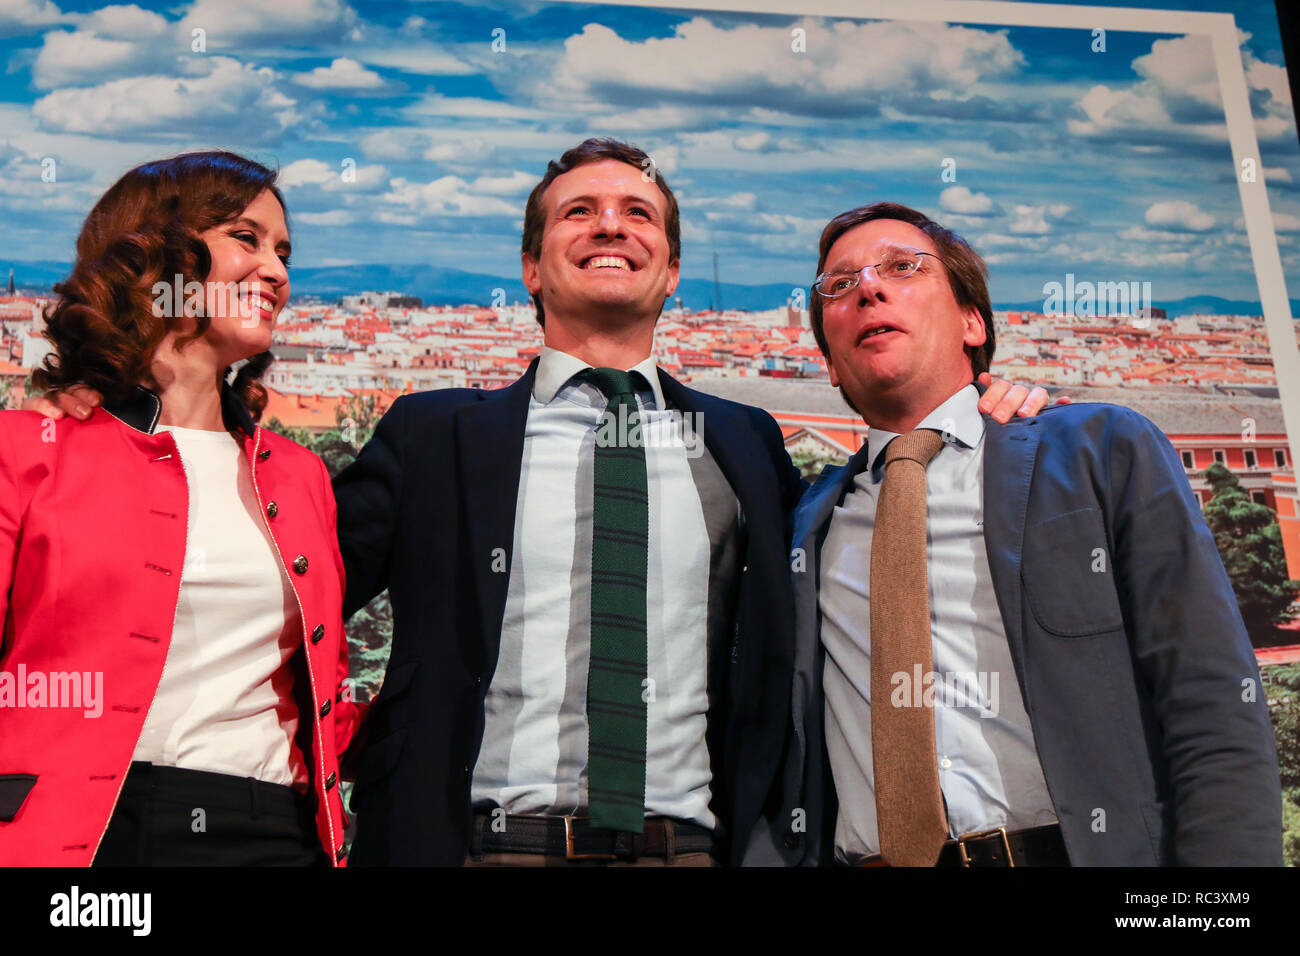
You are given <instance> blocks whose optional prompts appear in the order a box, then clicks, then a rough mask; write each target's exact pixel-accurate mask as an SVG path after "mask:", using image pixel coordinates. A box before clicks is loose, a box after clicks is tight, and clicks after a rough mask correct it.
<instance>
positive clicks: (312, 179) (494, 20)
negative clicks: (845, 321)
mask: <svg viewBox="0 0 1300 956" xmlns="http://www.w3.org/2000/svg"><path fill="white" fill-rule="evenodd" d="M1148 5H1149V6H1165V5H1166V4H1162V3H1158V2H1157V3H1152V4H1148ZM1167 5H1168V6H1170V7H1173V6H1178V7H1184V8H1186V7H1191V8H1197V9H1211V10H1224V9H1227V10H1235V11H1236V12H1237V14H1238V25H1239V27H1240V28H1241V30H1242V37H1243V42H1242V58H1243V65H1244V67H1245V69H1246V76H1247V81H1248V84H1249V87H1250V93H1251V101H1252V107H1253V110H1254V114H1255V126H1256V132H1257V135H1258V137H1259V142H1260V149H1261V155H1262V165H1263V168H1264V170H1265V177H1266V179H1267V181H1268V184H1269V201H1270V204H1271V207H1272V210H1273V214H1274V220H1275V227H1276V229H1277V232H1278V238H1279V242H1280V243H1281V244H1282V245H1281V249H1282V253H1283V263H1284V266H1285V267H1286V271H1287V272H1288V274H1289V275H1292V276H1294V275H1295V274H1296V272H1297V271H1298V270H1297V266H1300V249H1298V247H1297V242H1296V240H1297V239H1298V238H1300V144H1298V142H1297V137H1296V129H1295V120H1294V113H1293V107H1292V104H1291V97H1290V92H1289V89H1288V87H1287V81H1286V75H1285V71H1284V69H1283V67H1282V62H1283V60H1282V54H1281V44H1280V40H1279V37H1278V31H1277V24H1276V20H1275V17H1274V15H1273V11H1272V5H1271V4H1265V3H1254V2H1244V3H1239V4H1232V3H1228V2H1219V3H1213V2H1208V0H1206V2H1199V3H1181V4H1172V3H1170V4H1167ZM796 28H798V29H801V30H803V31H804V32H805V35H806V50H805V51H804V52H794V51H793V50H792V49H791V46H792V42H791V37H792V30H794V29H796ZM195 31H203V33H202V36H203V38H204V40H205V42H206V51H204V52H194V51H193V49H192V46H193V42H194V41H193V38H194V36H195ZM494 31H504V33H496V34H495V37H496V44H495V47H496V48H495V49H494ZM502 40H503V41H504V44H502ZM1092 42H1093V41H1092V36H1091V34H1090V33H1089V32H1087V31H1078V30H1059V29H1043V28H1014V27H1013V28H992V27H984V26H963V25H961V24H957V23H950V24H947V25H940V24H920V23H908V22H901V21H900V22H889V21H869V20H826V19H819V18H807V17H802V16H799V15H775V14H751V15H739V14H720V13H709V12H692V11H670V10H657V9H653V8H627V7H608V6H599V5H579V4H569V3H544V2H487V3H474V4H457V3H421V2H403V3H354V4H349V3H347V2H345V0H190V2H182V3H179V4H177V3H175V2H168V3H144V4H140V5H136V4H131V5H111V6H104V5H102V4H92V3H84V2H57V0H0V56H2V57H3V59H4V61H5V63H6V68H5V73H4V79H3V86H2V87H0V219H2V220H3V221H4V223H5V229H4V230H3V231H2V232H0V258H3V259H14V260H19V261H21V260H67V259H69V258H70V257H71V252H72V245H73V240H74V239H75V236H76V232H77V229H78V228H79V226H80V222H81V219H82V218H83V217H84V215H85V213H86V211H88V209H89V208H90V206H91V204H92V203H93V202H94V200H95V199H96V198H97V197H98V196H99V194H101V193H102V191H103V190H104V189H105V188H106V187H107V186H108V185H110V184H111V183H112V181H113V180H114V179H115V178H116V177H117V176H118V175H120V174H121V173H122V172H123V171H124V170H125V169H127V168H128V167H129V166H131V165H133V164H135V163H138V162H142V161H145V160H148V159H153V158H157V157H158V156H162V155H168V154H171V153H174V152H180V151H183V150H188V149H195V148H209V147H222V148H230V149H234V150H237V151H239V152H243V153H246V154H248V155H250V156H253V157H254V158H257V159H260V160H262V161H264V162H268V163H270V164H275V165H278V166H279V167H280V168H281V170H282V176H283V181H284V183H285V185H286V195H287V200H288V203H289V209H290V214H291V217H292V222H293V226H294V248H295V252H294V259H295V264H296V265H300V266H322V265H344V264H350V263H357V262H400V263H412V262H430V263H433V264H436V265H439V266H446V267H451V268H457V269H465V270H468V271H473V272H481V273H489V274H493V275H503V276H516V275H518V255H519V254H518V248H519V229H520V223H521V220H522V210H523V204H524V200H525V198H526V196H527V193H528V191H529V189H530V188H531V186H532V185H533V184H534V183H535V182H536V180H537V179H538V178H539V177H540V175H541V174H542V172H543V171H544V169H545V165H546V162H547V160H548V159H550V158H552V157H554V156H557V155H558V154H559V153H561V152H563V150H564V149H566V148H567V147H569V146H571V145H573V144H574V143H576V142H577V141H579V140H580V139H582V138H584V137H586V136H589V135H614V136H618V137H621V138H626V139H630V140H632V141H634V142H636V143H637V144H638V145H640V146H642V147H644V148H645V149H647V150H648V151H650V152H651V153H652V154H653V155H654V157H655V159H656V162H657V164H658V166H659V168H660V169H661V170H662V171H663V172H664V173H665V175H666V176H667V178H668V181H669V182H670V183H671V184H672V185H673V187H674V189H675V190H676V192H677V193H678V196H679V199H680V201H681V205H682V211H683V264H682V265H683V274H684V275H686V276H691V277H700V278H703V277H707V276H710V275H711V274H712V256H713V254H714V253H715V252H716V253H717V255H718V260H719V268H720V271H721V273H722V278H723V280H724V281H727V282H739V283H765V282H789V283H790V284H791V285H798V284H804V285H806V284H807V283H808V282H809V281H810V280H811V274H812V270H813V267H814V265H815V262H816V250H815V245H816V239H817V236H818V234H819V233H820V230H821V227H822V226H823V225H824V224H825V222H826V220H827V219H828V218H829V217H830V216H832V215H834V214H836V213H838V212H841V211H843V210H844V209H846V208H850V207H852V206H855V205H859V204H861V203H864V202H869V201H873V200H876V199H884V198H888V199H893V200H896V201H901V202H904V203H907V204H909V205H914V206H917V207H919V208H922V209H924V210H926V211H927V212H930V213H931V214H932V215H935V216H936V217H938V218H940V219H941V220H942V221H945V222H946V223H948V224H949V225H952V226H953V227H954V228H956V229H957V230H958V231H959V232H962V233H963V234H965V235H966V236H967V237H968V238H969V239H970V240H971V241H972V243H973V244H974V245H975V246H976V248H977V249H979V250H980V251H981V252H982V253H983V254H984V255H985V257H986V258H987V259H988V261H989V263H990V266H991V268H992V271H993V275H994V282H993V291H994V298H995V300H999V301H1024V300H1031V299H1033V298H1035V297H1038V296H1040V294H1041V289H1042V286H1043V284H1044V283H1045V282H1048V281H1052V280H1060V279H1062V278H1063V277H1064V275H1065V273H1066V272H1074V273H1075V274H1076V276H1078V277H1079V278H1093V279H1102V280H1106V281H1119V280H1147V281H1151V282H1152V283H1153V290H1154V296H1155V299H1156V300H1157V301H1160V300H1164V299H1176V298H1182V297H1184V296H1190V295H1196V294H1214V295H1221V296H1225V297H1228V298H1238V299H1247V300H1256V299H1257V298H1258V291H1257V289H1256V287H1255V283H1254V278H1253V273H1252V271H1251V266H1250V261H1249V254H1248V249H1247V245H1246V237H1245V232H1244V229H1243V227H1242V225H1241V222H1240V217H1241V211H1240V203H1239V200H1238V193H1237V186H1236V182H1235V179H1234V167H1233V164H1232V158H1231V154H1230V151H1229V148H1228V142H1227V136H1226V132H1225V129H1224V123H1223V109H1222V106H1221V103H1220V99H1219V92H1218V86H1217V81H1216V79H1215V74H1214V70H1213V65H1212V58H1211V56H1210V46H1209V41H1208V39H1207V38H1205V37H1196V36H1178V35H1169V36H1155V35H1150V34H1123V33H1117V32H1114V31H1110V32H1108V34H1107V37H1106V51H1105V52H1104V53H1099V52H1093V51H1092V49H1091V47H1092ZM503 45H504V49H502V46H503ZM44 157H54V158H55V159H56V160H57V163H58V167H57V169H58V179H57V182H55V183H43V182H42V181H41V177H40V173H41V160H42V159H43V158H44ZM945 159H952V160H953V161H955V166H956V180H955V182H945V181H943V180H942V178H941V175H940V173H941V170H942V164H943V161H944V160H945ZM349 160H350V161H352V163H354V164H355V170H356V176H355V181H351V182H349V181H345V179H344V178H343V177H342V176H341V175H340V173H341V171H342V169H343V168H344V166H345V163H346V161H349ZM1291 281H1292V288H1291V289H1290V290H1289V291H1290V293H1291V294H1292V295H1293V296H1294V295H1296V294H1297V293H1298V292H1300V290H1297V288H1296V287H1295V280H1294V279H1292V280H1291Z"/></svg>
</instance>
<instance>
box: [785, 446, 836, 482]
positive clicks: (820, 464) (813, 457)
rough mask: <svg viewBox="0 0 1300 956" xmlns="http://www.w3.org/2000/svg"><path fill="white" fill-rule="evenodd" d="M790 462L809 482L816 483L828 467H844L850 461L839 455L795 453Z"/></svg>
mask: <svg viewBox="0 0 1300 956" xmlns="http://www.w3.org/2000/svg"><path fill="white" fill-rule="evenodd" d="M790 460H791V461H792V462H794V466H795V467H796V468H798V469H799V472H800V474H802V475H803V476H804V477H805V478H807V479H808V480H809V481H816V480H817V476H818V475H820V474H821V473H822V469H823V468H825V467H826V466H827V465H842V464H844V463H845V462H846V461H848V459H847V458H843V457H841V456H839V455H826V454H818V453H816V452H807V451H800V452H795V453H794V454H792V455H791V456H790Z"/></svg>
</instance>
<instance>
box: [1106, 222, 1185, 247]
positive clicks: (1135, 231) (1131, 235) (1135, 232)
mask: <svg viewBox="0 0 1300 956" xmlns="http://www.w3.org/2000/svg"><path fill="white" fill-rule="evenodd" d="M1119 237H1120V238H1121V239H1126V240H1128V241H1129V242H1143V243H1152V242H1183V243H1186V242H1192V241H1195V240H1196V239H1198V238H1199V237H1198V236H1197V235H1196V234H1195V233H1190V232H1170V231H1169V230H1167V229H1147V228H1145V227H1144V226H1129V227H1128V228H1127V229H1125V230H1123V231H1122V232H1121V233H1120V234H1119Z"/></svg>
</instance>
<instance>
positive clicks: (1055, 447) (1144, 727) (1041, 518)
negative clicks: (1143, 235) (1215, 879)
mask: <svg viewBox="0 0 1300 956" xmlns="http://www.w3.org/2000/svg"><path fill="white" fill-rule="evenodd" d="M984 421H985V436H984V441H985V446H984V541H985V544H986V546H987V549H988V560H989V567H990V569H991V571H992V575H993V586H994V589H995V591H996V596H997V603H998V608H999V609H1000V612H1001V616H1002V624H1003V627H1004V628H1005V630H1006V635H1007V642H1008V644H1009V645H1010V650H1011V656H1012V659H1013V661H1014V664H1015V671H1016V679H1017V681H1018V683H1019V687H1020V692H1021V694H1022V696H1023V698H1024V701H1025V709H1026V711H1027V712H1028V715H1029V719H1030V723H1031V725H1032V728H1033V734H1034V743H1035V745H1036V748H1037V751H1038V756H1039V760H1040V762H1041V764H1042V768H1043V774H1044V776H1045V778H1046V781H1047V786H1048V791H1049V793H1050V795H1051V799H1052V803H1053V805H1054V806H1055V809H1056V813H1057V815H1058V817H1059V818H1060V821H1061V829H1062V833H1063V836H1064V839H1065V845H1066V849H1067V851H1068V853H1069V856H1070V861H1071V863H1072V864H1073V865H1076V866H1079V865H1147V866H1151V865H1170V864H1178V865H1189V864H1244V865H1276V864H1280V863H1281V858H1282V850H1281V790H1280V781H1279V776H1278V765H1277V755H1276V751H1275V747H1274V742H1273V730H1272V726H1271V724H1270V721H1269V716H1268V705H1267V703H1266V701H1265V698H1264V693H1263V688H1262V687H1261V685H1260V678H1259V670H1258V668H1257V666H1256V662H1255V656H1254V653H1253V651H1252V648H1251V645H1250V641H1249V640H1248V638H1247V636H1246V631H1245V628H1244V626H1243V624H1242V621H1241V615H1240V612H1239V610H1238V607H1237V602H1236V599H1235V596H1234V594H1233V591H1232V587H1231V585H1230V583H1229V581H1228V576H1227V574H1226V572H1225V571H1224V569H1223V564H1222V562H1221V561H1220V558H1219V554H1218V551H1217V550H1216V548H1215V544H1214V538H1213V536H1212V535H1211V533H1210V531H1209V528H1208V527H1207V526H1206V524H1205V520H1204V518H1203V516H1202V514H1201V510H1200V507H1199V505H1198V504H1197V501H1196V497H1195V496H1194V495H1193V493H1192V491H1191V488H1190V485H1189V483H1188V481H1187V477H1186V474H1185V473H1184V471H1183V468H1182V466H1181V464H1180V462H1179V461H1178V458H1177V455H1176V454H1175V453H1174V450H1173V448H1172V447H1171V446H1170V444H1169V442H1168V440H1167V439H1166V438H1165V436H1164V435H1163V434H1162V433H1161V432H1160V431H1159V429H1157V428H1156V427H1155V425H1153V424H1152V423H1151V422H1150V421H1148V420H1147V419H1145V418H1143V417H1142V416H1141V415H1138V414H1136V413H1135V412H1132V411H1129V410H1128V409H1124V408H1119V407H1115V406H1110V405H1099V404H1079V405H1067V406H1052V407H1049V408H1047V409H1045V410H1044V411H1043V412H1042V413H1041V414H1040V415H1038V416H1037V417H1034V418H1018V419H1012V421H1011V422H1010V423H1008V424H1006V425H1000V424H998V423H997V422H996V421H994V420H993V419H992V418H990V417H988V416H987V415H986V416H984ZM866 455H867V451H866V446H864V447H863V449H862V450H861V451H860V452H859V453H858V454H857V455H856V456H854V459H853V460H852V461H851V462H850V463H849V466H848V467H832V468H828V469H826V470H825V471H824V472H823V473H822V475H821V476H820V477H819V479H818V480H817V483H816V484H815V485H814V486H813V487H812V488H811V489H810V490H809V491H808V493H807V495H806V496H805V497H804V499H803V501H802V503H801V504H800V505H799V508H798V510H797V511H796V514H795V519H794V520H795V525H794V531H793V542H792V543H793V548H794V551H793V552H792V554H793V558H794V561H793V565H792V566H793V567H794V568H795V569H796V570H795V573H794V575H793V576H794V578H795V605H796V652H795V653H796V665H795V666H796V678H795V683H794V692H793V704H792V716H793V720H794V734H793V735H792V738H791V748H790V751H789V753H788V755H787V757H788V759H787V764H786V769H785V771H784V775H785V780H784V783H783V784H782V788H783V790H784V795H783V797H782V798H781V804H782V805H781V809H780V810H779V811H777V812H776V813H775V814H773V815H771V816H769V817H767V818H765V819H764V820H763V821H762V823H761V824H760V826H758V827H757V828H756V830H755V833H754V839H753V840H752V841H751V846H750V847H749V848H748V852H747V855H746V861H747V862H749V863H754V864H768V865H773V864H778V865H779V864H786V865H798V864H803V865H816V864H818V863H822V864H825V863H829V862H832V861H833V859H834V856H833V836H834V825H835V809H836V805H835V798H834V792H833V785H832V784H831V781H830V774H829V772H828V766H829V765H828V762H827V759H826V754H825V749H824V747H825V744H824V737H823V720H824V706H825V705H824V699H823V696H822V688H821V679H822V670H823V667H824V663H825V659H824V651H823V649H822V646H821V641H820V637H819V634H820V615H819V611H818V605H817V585H818V563H819V556H820V548H821V544H822V542H823V540H824V538H825V535H826V530H827V528H828V526H829V523H830V519H831V515H832V513H833V510H834V508H835V506H836V505H838V504H839V503H840V502H841V501H842V499H843V497H844V494H845V492H846V490H847V489H848V488H849V487H850V485H851V483H852V480H853V476H854V475H855V474H856V473H857V471H859V470H860V469H861V468H863V467H865V466H866V464H867V463H866V461H865V458H866Z"/></svg>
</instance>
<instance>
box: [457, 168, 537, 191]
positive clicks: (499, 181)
mask: <svg viewBox="0 0 1300 956" xmlns="http://www.w3.org/2000/svg"><path fill="white" fill-rule="evenodd" d="M540 178H541V177H540V176H534V175H532V174H530V173H524V172H520V171H519V170H517V169H516V170H515V171H514V172H512V173H511V174H510V175H509V176H480V177H479V178H478V179H476V180H474V183H473V185H472V186H471V187H470V188H471V189H473V190H474V191H475V192H479V193H486V194H488V195H490V196H526V195H527V194H528V193H529V192H530V191H532V188H533V187H534V186H536V185H537V181H538V180H539V179H540Z"/></svg>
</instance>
